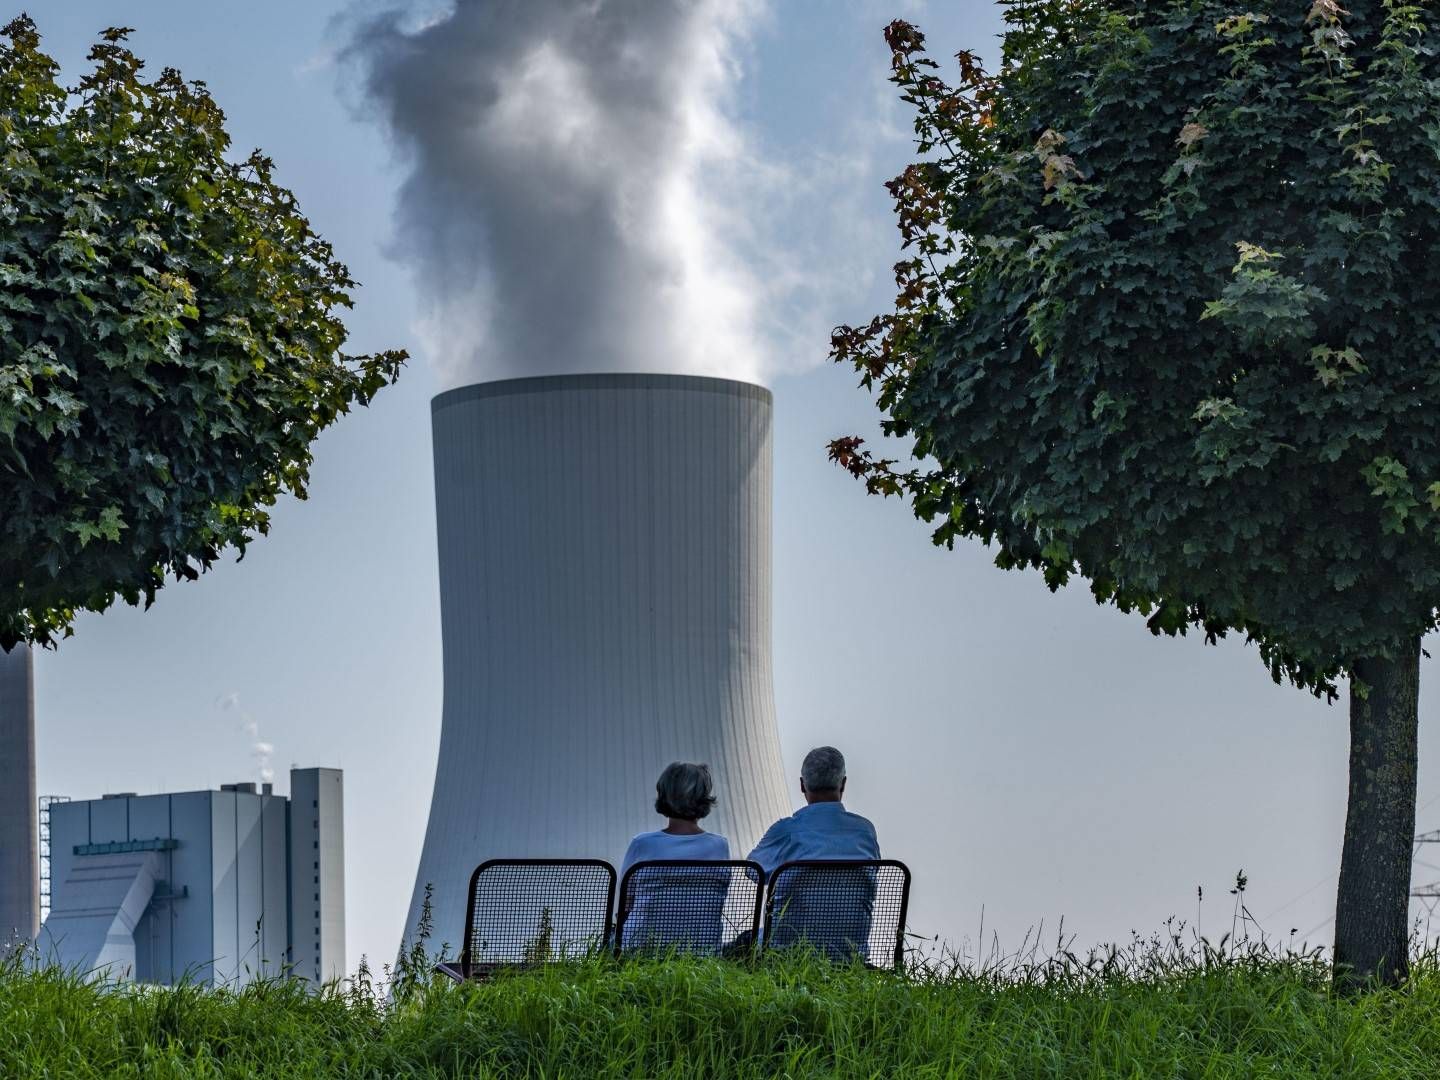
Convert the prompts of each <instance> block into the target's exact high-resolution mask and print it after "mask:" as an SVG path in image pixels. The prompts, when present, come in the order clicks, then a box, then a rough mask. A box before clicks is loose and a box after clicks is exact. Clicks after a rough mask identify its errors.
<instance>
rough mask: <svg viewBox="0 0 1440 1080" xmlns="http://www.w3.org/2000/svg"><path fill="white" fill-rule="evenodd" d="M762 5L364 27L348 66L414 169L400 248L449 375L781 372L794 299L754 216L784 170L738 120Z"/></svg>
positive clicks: (558, 7)
mask: <svg viewBox="0 0 1440 1080" xmlns="http://www.w3.org/2000/svg"><path fill="white" fill-rule="evenodd" d="M762 7H763V5H762V4H761V2H760V0H645V2H639V0H456V2H455V3H454V5H453V7H451V8H449V9H448V10H447V11H446V12H445V13H444V14H442V15H439V16H437V17H434V18H432V19H431V20H430V21H428V22H427V23H424V24H423V25H419V26H414V25H410V24H407V22H406V18H405V16H404V15H402V14H401V13H398V12H390V13H387V14H384V15H381V16H378V17H373V18H370V19H367V20H366V21H364V22H363V23H360V24H357V25H355V26H353V27H352V30H351V39H350V40H351V44H350V46H349V48H348V50H347V52H346V54H345V58H346V59H347V60H348V61H350V62H351V63H352V64H356V63H357V62H358V71H359V72H360V74H361V75H362V77H363V80H364V87H365V92H366V100H367V102H368V103H369V104H370V105H371V106H372V107H373V108H374V109H375V110H376V111H377V112H378V114H379V119H380V120H381V121H382V122H383V123H384V124H385V126H386V128H387V130H388V131H389V133H390V135H391V137H392V139H393V141H394V143H395V145H396V147H397V149H398V150H399V152H400V153H401V155H402V157H403V159H404V160H405V162H406V163H407V164H408V170H409V171H408V173H407V177H406V179H405V181H404V185H403V187H402V190H401V194H400V203H399V207H398V210H397V215H396V222H395V227H396V235H395V240H394V250H395V252H396V254H397V255H398V256H399V257H400V258H401V259H403V260H404V261H405V262H407V263H408V264H409V265H410V266H411V268H412V270H413V271H414V273H415V275H416V278H417V282H418V284H419V286H420V291H421V295H422V297H423V298H424V302H425V303H426V304H427V305H428V311H427V312H426V315H425V318H426V325H425V326H424V327H423V328H422V334H423V337H424V338H425V339H426V344H427V345H428V347H429V351H430V353H431V355H432V357H433V358H434V359H435V362H436V363H437V365H438V367H439V374H440V376H441V379H442V381H444V382H445V383H447V384H448V385H454V384H457V383H462V382H469V381H473V380H475V379H480V378H494V377H500V376H505V375H515V374H543V373H555V372H565V371H624V370H632V371H633V370H646V371H681V372H692V373H703V374H717V375H726V376H730V377H736V378H758V377H761V376H762V375H764V374H766V373H767V372H769V371H771V370H773V369H774V367H776V366H777V364H776V356H775V352H776V346H775V341H776V332H775V325H774V324H778V323H780V322H782V321H783V317H784V316H783V315H782V314H781V313H780V312H778V311H776V310H775V307H774V304H773V303H772V301H773V298H774V295H775V293H776V292H777V291H781V290H782V289H783V287H784V286H783V283H779V282H777V281H776V280H775V278H774V277H773V276H771V275H770V274H768V273H766V272H765V271H763V270H762V269H761V268H760V267H758V266H757V264H756V260H755V258H754V257H753V256H754V251H753V248H754V246H755V245H756V244H757V243H759V244H761V245H762V246H763V243H764V238H763V237H762V236H761V235H760V234H761V233H762V232H763V226H760V225H757V223H756V222H757V219H756V217H755V214H754V213H753V212H752V211H753V208H752V207H751V206H748V205H747V203H748V202H750V195H751V194H752V193H753V191H754V190H755V188H756V187H757V185H759V186H763V185H766V184H775V183H776V182H777V177H778V173H777V172H776V171H775V170H776V169H777V168H778V167H771V166H767V165H766V164H765V163H763V162H762V161H760V160H759V159H758V158H757V157H756V156H755V155H754V154H753V153H752V151H751V149H750V148H749V147H748V146H747V145H746V142H745V140H744V138H743V137H742V135H741V133H740V131H739V129H738V128H737V126H736V125H735V124H734V123H733V121H732V120H731V119H730V117H729V115H728V114H727V111H726V107H727V104H728V101H729V97H730V94H731V92H732V90H733V88H734V85H735V83H736V80H737V79H738V77H739V67H738V63H737V60H736V56H735V50H736V47H737V45H738V44H739V43H740V42H741V41H743V39H744V36H745V34H746V32H747V31H748V29H749V27H750V26H751V24H752V23H753V22H754V20H755V19H756V18H757V17H758V16H759V14H760V13H761V10H762ZM352 70H357V68H352ZM781 171H783V170H781Z"/></svg>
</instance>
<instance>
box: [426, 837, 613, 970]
mask: <svg viewBox="0 0 1440 1080" xmlns="http://www.w3.org/2000/svg"><path fill="white" fill-rule="evenodd" d="M614 906H615V868H614V867H613V866H611V865H610V864H609V863H608V862H605V861H604V860H602V859H490V860H488V861H487V862H483V863H481V864H480V865H479V866H477V867H476V868H475V872H474V873H473V874H472V875H470V894H469V898H468V900H467V902H466V907H465V936H464V938H463V939H462V944H461V948H460V958H459V960H458V961H455V962H453V963H442V964H438V965H437V966H436V970H438V971H440V972H442V973H443V974H445V975H448V976H450V977H451V978H452V979H456V980H458V981H464V980H466V979H481V978H487V977H488V976H490V975H492V974H493V973H494V972H496V971H497V970H500V969H502V968H533V967H538V966H541V965H544V964H553V963H561V962H564V961H567V960H579V959H581V958H582V957H585V956H589V955H593V954H595V953H598V952H602V951H603V950H604V949H605V948H606V946H607V945H608V943H609V940H610V912H611V910H612V909H613V908H614Z"/></svg>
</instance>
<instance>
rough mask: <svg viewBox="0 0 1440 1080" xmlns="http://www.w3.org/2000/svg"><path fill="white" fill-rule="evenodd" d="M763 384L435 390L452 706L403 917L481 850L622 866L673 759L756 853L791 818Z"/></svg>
mask: <svg viewBox="0 0 1440 1080" xmlns="http://www.w3.org/2000/svg"><path fill="white" fill-rule="evenodd" d="M770 416H771V398H770V392H769V391H768V390H765V389H763V388H762V387H759V386H754V385H751V384H748V383H741V382H734V381H731V380H728V379H713V378H703V377H698V376H689V375H635V374H615V375H561V376H552V377H545V378H526V379H512V380H506V381H502V382H491V383H482V384H479V385H473V386H464V387H460V388H458V389H455V390H451V391H449V392H447V393H444V394H441V395H439V396H438V397H437V398H435V400H434V402H433V403H432V419H433V427H434V440H435V501H436V518H437V525H438V530H437V539H438V544H439V561H440V607H441V629H442V637H443V656H444V678H445V701H444V715H443V719H442V724H441V734H440V754H439V762H438V765H437V767H436V771H435V788H434V795H433V798H432V801H431V806H430V821H429V826H428V828H427V831H426V835H425V846H424V850H423V853H422V855H421V859H420V867H419V872H418V874H417V875H416V879H415V891H414V894H413V897H412V899H411V904H410V912H409V916H408V919H407V922H406V926H405V933H406V936H407V938H408V936H409V935H410V934H412V933H413V932H414V929H415V927H416V925H417V923H418V921H419V919H420V907H421V904H422V901H423V896H424V892H425V886H426V884H427V883H431V884H433V885H434V887H435V890H434V898H433V916H434V924H435V941H436V942H439V941H450V942H452V943H453V942H455V941H457V940H458V936H459V934H460V932H461V929H462V926H463V923H464V918H465V904H466V897H465V888H466V883H467V881H468V880H469V876H470V872H471V871H472V870H473V869H474V868H475V866H476V865H477V864H478V863H480V862H482V861H483V860H485V859H489V858H505V857H524V856H542V857H547V856H548V857H596V858H605V859H609V860H611V861H612V862H614V863H616V864H617V865H618V863H619V861H620V859H621V857H622V856H623V854H624V851H625V847H626V844H627V843H628V842H629V840H630V838H631V837H632V836H633V835H634V834H635V833H638V832H642V831H646V830H649V829H654V828H657V827H658V826H659V825H660V822H659V820H658V819H657V817H656V815H655V811H654V800H655V780H656V778H657V777H658V776H659V774H660V771H661V770H662V769H663V768H664V767H665V766H666V765H667V764H669V763H670V762H672V761H698V762H705V763H707V764H709V765H710V767H711V769H712V770H713V772H714V775H715V781H716V794H717V795H718V796H719V800H720V801H719V804H718V805H717V806H716V808H715V811H714V813H713V814H711V816H710V817H709V818H707V819H706V820H705V822H704V826H705V828H706V829H707V830H710V831H712V832H716V833H720V834H722V835H724V836H727V837H728V838H729V840H730V847H731V852H732V853H733V854H735V855H737V856H739V857H743V856H744V854H745V853H746V852H747V851H748V850H749V848H750V846H751V845H753V844H754V843H755V841H756V840H757V839H759V837H760V835H761V834H762V833H763V832H764V830H765V829H766V828H767V827H768V826H769V825H770V823H771V822H772V821H774V820H775V819H776V818H778V817H780V816H782V815H785V814H788V813H789V812H790V800H789V797H788V795H787V786H786V784H785V780H784V772H783V768H782V765H781V759H780V746H779V739H778V736H777V733H776V726H775V704H774V692H773V688H772V679H771V666H770V514H771V507H770V500H771V468H770V453H771V450H770Z"/></svg>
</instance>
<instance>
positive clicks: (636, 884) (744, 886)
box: [615, 859, 765, 956]
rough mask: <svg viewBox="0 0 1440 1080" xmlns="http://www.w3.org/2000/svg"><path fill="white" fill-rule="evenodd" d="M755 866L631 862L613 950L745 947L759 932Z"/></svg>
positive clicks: (759, 884) (759, 885)
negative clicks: (632, 863)
mask: <svg viewBox="0 0 1440 1080" xmlns="http://www.w3.org/2000/svg"><path fill="white" fill-rule="evenodd" d="M764 880H765V871H763V870H762V869H761V868H760V866H759V864H757V863H753V862H745V861H743V860H738V859H737V860H732V861H728V862H716V861H701V860H694V859H663V860H654V861H650V862H640V863H636V864H635V865H634V866H632V867H630V869H629V870H627V871H626V872H625V877H624V880H622V881H621V882H620V906H619V907H618V908H617V909H616V914H615V952H616V954H617V955H626V954H635V953H640V952H659V953H663V952H669V951H674V952H688V953H694V954H697V955H701V956H719V955H721V954H724V953H727V952H729V951H730V950H732V949H735V948H737V947H748V945H749V944H751V943H753V942H754V940H755V936H756V934H757V933H758V932H759V929H760V902H761V899H762V897H763V895H764Z"/></svg>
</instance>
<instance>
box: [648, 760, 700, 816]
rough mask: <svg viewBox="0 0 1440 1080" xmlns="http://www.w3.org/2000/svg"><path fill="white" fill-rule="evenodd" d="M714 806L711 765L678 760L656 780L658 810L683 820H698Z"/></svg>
mask: <svg viewBox="0 0 1440 1080" xmlns="http://www.w3.org/2000/svg"><path fill="white" fill-rule="evenodd" d="M714 805H715V795H714V785H713V783H712V781H711V779H710V766H709V765H694V764H691V763H690V762H688V761H675V762H672V763H671V764H669V765H667V766H665V771H664V772H662V773H661V774H660V779H659V780H656V781H655V812H656V813H657V814H660V815H662V816H663V817H671V818H679V819H680V820H681V821H699V820H700V819H701V818H703V817H704V816H705V815H706V814H708V813H710V808H711V807H712V806H714Z"/></svg>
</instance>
